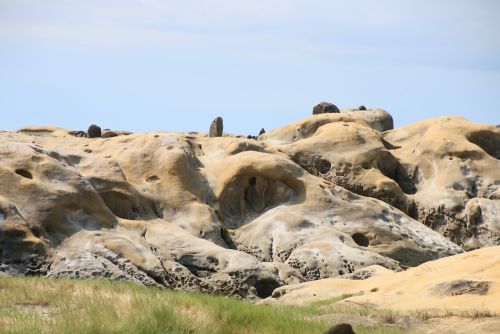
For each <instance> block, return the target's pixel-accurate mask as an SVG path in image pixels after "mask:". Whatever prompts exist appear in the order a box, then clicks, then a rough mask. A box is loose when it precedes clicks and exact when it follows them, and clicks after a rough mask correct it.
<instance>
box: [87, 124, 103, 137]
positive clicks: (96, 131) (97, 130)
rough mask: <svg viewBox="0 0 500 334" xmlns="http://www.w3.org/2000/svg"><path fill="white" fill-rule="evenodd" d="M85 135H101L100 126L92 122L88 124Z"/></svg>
mask: <svg viewBox="0 0 500 334" xmlns="http://www.w3.org/2000/svg"><path fill="white" fill-rule="evenodd" d="M87 136H88V137H89V138H99V137H101V128H100V127H99V126H97V125H95V124H92V125H91V126H89V129H88V130H87Z"/></svg>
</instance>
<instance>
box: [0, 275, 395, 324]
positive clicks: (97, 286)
mask: <svg viewBox="0 0 500 334" xmlns="http://www.w3.org/2000/svg"><path fill="white" fill-rule="evenodd" d="M344 297H345V296H344ZM323 312H324V310H323V309H322V306H321V305H309V306H304V307H298V306H270V305H255V304H253V303H250V302H246V301H242V300H238V299H234V298H227V297H223V296H213V295H206V294H198V293H187V292H178V291H169V290H159V289H154V288H146V287H142V286H139V285H136V284H133V283H127V282H116V281H115V282H113V281H107V280H88V281H76V280H52V279H47V278H41V277H16V278H10V277H2V276H0V332H2V333H71V334H74V333H209V334H210V333H214V334H215V333H217V334H219V333H220V334H226V333H227V334H229V333H323V332H324V331H325V330H326V329H327V328H328V327H330V326H331V325H332V323H330V322H328V321H324V320H323V321H321V320H315V318H316V317H317V316H318V315H321V314H322V313H323ZM354 327H355V329H356V333H361V334H363V333H394V334H397V333H402V331H401V330H399V329H398V328H395V327H394V326H392V327H387V326H385V325H384V324H380V325H376V326H372V327H367V326H361V325H357V326H354Z"/></svg>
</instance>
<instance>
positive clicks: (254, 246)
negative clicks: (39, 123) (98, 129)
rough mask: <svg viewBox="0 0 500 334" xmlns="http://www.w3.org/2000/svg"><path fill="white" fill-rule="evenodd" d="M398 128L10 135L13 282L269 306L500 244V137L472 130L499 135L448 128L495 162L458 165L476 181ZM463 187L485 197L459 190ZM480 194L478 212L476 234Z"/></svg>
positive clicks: (340, 118)
mask: <svg viewBox="0 0 500 334" xmlns="http://www.w3.org/2000/svg"><path fill="white" fill-rule="evenodd" d="M389 116H390V115H389ZM388 119H389V118H388V117H387V113H386V112H384V111H381V110H380V109H370V110H367V111H365V112H363V113H360V112H359V111H357V112H355V111H354V110H342V111H341V112H340V113H325V114H320V115H314V116H310V117H308V118H305V119H303V120H300V121H298V122H295V123H293V124H291V125H289V126H284V127H282V128H278V129H273V130H270V131H268V132H266V133H263V134H261V135H259V137H258V138H257V140H254V139H247V138H244V137H242V136H231V135H225V136H224V137H220V138H218V139H217V140H213V139H211V138H209V137H207V136H206V135H203V134H198V133H186V134H183V133H168V132H158V133H142V134H128V135H127V136H122V133H123V132H117V131H114V132H116V133H117V134H120V136H117V137H113V138H107V139H106V140H88V139H86V138H79V137H75V136H74V135H71V134H70V133H69V132H68V131H67V130H64V129H59V128H51V127H45V128H43V127H39V128H26V129H25V130H23V131H18V132H11V131H6V132H0V156H1V157H2V159H0V199H1V201H0V214H1V215H0V249H1V250H2V251H1V252H0V253H1V254H0V263H1V264H0V272H7V273H9V274H24V273H30V272H31V273H33V272H36V273H38V274H42V275H48V276H52V277H74V278H78V277H80V278H91V277H107V278H111V279H125V280H131V281H135V282H141V283H142V284H145V285H150V286H164V287H172V288H181V289H188V290H198V291H207V292H217V293H222V294H227V295H237V296H240V297H243V298H264V297H267V296H269V295H271V294H272V293H273V290H276V289H277V288H278V287H280V286H283V285H288V284H297V283H301V282H307V281H311V280H318V279H323V278H331V277H351V276H349V275H352V277H356V278H363V277H364V278H366V277H367V276H369V275H371V274H370V273H369V272H368V271H366V272H363V271H362V270H363V269H364V268H373V266H380V267H383V268H386V270H390V271H401V270H402V269H405V268H407V267H411V266H417V265H420V264H421V263H423V262H426V261H429V260H435V259H439V258H442V257H445V256H449V255H454V254H458V253H461V252H462V251H463V249H462V248H461V247H459V246H458V245H457V244H455V243H454V242H453V241H450V240H449V239H448V238H450V239H452V240H454V241H456V242H459V243H461V244H463V245H464V246H466V241H467V240H470V239H472V238H473V237H474V238H476V239H477V240H478V241H479V242H480V244H481V245H491V244H495V243H498V241H497V240H498V239H495V238H498V237H497V236H498V234H497V233H498V227H497V225H498V220H497V219H496V218H495V217H497V216H498V215H497V214H496V212H497V210H498V208H497V203H498V200H496V199H495V197H494V196H492V195H491V194H494V193H495V192H496V191H497V188H498V184H497V183H496V180H497V178H496V176H495V175H496V173H497V171H498V169H496V166H498V165H497V163H498V161H497V160H496V158H493V157H492V156H491V154H493V155H495V154H496V153H495V152H496V148H495V147H494V145H492V144H491V143H490V142H489V141H488V140H487V139H484V138H482V137H481V136H486V137H488V135H489V133H490V132H486V135H484V133H483V135H477V134H474V133H475V132H473V130H474V129H478V130H480V131H483V130H484V129H485V127H483V126H479V125H473V124H471V123H468V122H465V123H463V124H462V125H461V126H462V128H459V129H456V130H453V131H451V130H450V129H448V128H445V129H440V130H439V131H440V132H442V133H443V134H442V136H443V137H446V136H451V139H453V140H457V142H458V140H461V139H460V138H462V137H463V136H468V137H467V138H472V139H471V140H473V141H474V142H475V143H479V144H481V145H483V146H484V147H485V149H484V150H483V149H482V148H480V147H479V146H477V144H471V145H470V146H467V145H468V144H466V143H465V144H464V145H466V147H467V152H469V153H470V152H472V151H474V152H476V151H478V152H479V151H481V152H483V153H480V154H478V153H470V154H473V156H474V157H477V159H474V160H472V159H470V161H469V160H468V159H465V161H464V162H461V163H460V165H459V166H462V165H468V166H475V167H474V168H476V169H474V168H472V167H471V169H470V170H468V171H469V175H470V176H467V177H468V178H470V180H469V181H464V175H463V174H455V169H453V168H454V167H453V164H450V162H449V161H450V160H448V159H447V155H446V154H448V153H449V149H450V147H452V146H453V144H447V145H444V144H439V140H438V141H437V144H436V142H435V141H429V142H426V141H427V140H428V139H427V138H421V139H418V138H419V137H418V136H419V131H423V130H422V126H423V125H419V126H417V128H416V129H413V128H410V129H406V130H405V131H400V130H401V129H396V130H392V131H388V132H381V131H382V130H383V129H385V128H387V127H388V124H386V123H384V122H385V121H387V120H388ZM390 119H391V121H392V118H390ZM220 122H221V123H222V119H220ZM434 123H436V121H433V122H429V124H427V125H425V126H424V127H423V128H424V129H426V131H430V129H432V127H434V126H436V125H435V124H434ZM217 124H218V121H217V119H216V120H215V121H214V131H215V130H217V129H219V130H220V131H219V130H217V131H219V133H218V135H222V124H220V125H221V126H220V127H219V128H218V127H217ZM486 129H489V128H487V127H486ZM217 131H215V132H217ZM446 131H448V132H446ZM454 131H455V132H454ZM474 131H475V130H474ZM488 131H490V130H488ZM495 131H496V130H495ZM469 132H470V133H469ZM105 133H106V131H104V132H103V134H105ZM123 134H125V133H123ZM450 134H451V135H450ZM439 135H441V134H439ZM436 136H437V135H436ZM460 136H462V137H460ZM439 138H440V137H439ZM495 138H496V137H495ZM33 142H36V144H33ZM469 143H470V142H469ZM450 145H451V146H450ZM457 145H458V144H457ZM488 145H489V146H488ZM412 147H415V148H417V149H418V150H417V151H416V152H415V153H412V151H411V149H412ZM443 152H445V153H444V154H445V159H442V154H443ZM488 152H489V153H488ZM469 153H467V154H469ZM426 159H430V161H434V163H431V165H430V166H429V165H427V162H426V161H427V160H426ZM434 166H435V168H434ZM416 167H418V169H417V168H416ZM462 168H464V167H462ZM436 170H437V171H438V174H437V175H438V176H437V177H436V174H435V173H436ZM458 170H459V171H461V170H462V169H460V168H459V169H458ZM464 170H465V169H464ZM447 178H449V180H448V179H447ZM451 181H453V182H454V183H460V182H461V183H460V185H461V186H462V187H464V189H465V185H467V184H466V182H471V186H470V187H469V191H468V192H467V191H465V190H457V189H459V187H458V186H457V187H456V188H457V189H454V190H453V191H452V190H450V189H449V187H450V185H449V183H448V182H451ZM473 182H476V186H475V188H474V187H472V184H473ZM454 183H452V184H451V188H453V184H454ZM433 187H434V188H433ZM434 189H438V190H439V191H437V192H433V191H434ZM474 189H476V190H477V191H476V192H474V191H473V190H474ZM467 194H470V195H467ZM473 194H474V195H476V196H471V195H473ZM426 196H429V197H432V198H429V199H428V200H426ZM472 198H477V199H476V201H477V203H476V204H477V206H478V207H479V208H480V209H481V210H480V217H479V218H477V217H476V218H474V217H473V218H472V220H473V221H474V226H476V227H475V229H467V228H466V221H465V220H466V214H465V203H467V202H468V201H469V200H472ZM34 199H36V200H34ZM470 205H472V204H470ZM440 208H441V209H440ZM443 208H444V209H443ZM450 208H453V210H451V209H450ZM433 210H434V211H433ZM447 210H450V211H447ZM460 214H462V215H463V218H457V217H458V216H459V215H460ZM442 215H444V216H446V217H448V218H447V221H445V222H443V221H441V220H438V218H440V217H442ZM431 216H432V217H435V218H433V219H436V220H435V221H433V222H434V223H430V222H429V221H428V220H426V217H431ZM412 217H413V218H412ZM414 218H418V219H421V221H422V222H425V223H426V224H427V225H428V226H425V225H424V224H422V223H420V222H419V221H417V220H415V219H414ZM474 219H476V220H474ZM448 221H449V222H450V224H448ZM452 223H453V225H454V226H455V227H454V228H453V229H452V228H451V227H452ZM441 224H442V225H441ZM442 226H446V231H444V229H441V227H442ZM430 227H432V228H434V229H436V231H437V232H436V231H433V230H432V229H431V228H430ZM448 227H450V228H448ZM438 232H440V233H442V234H440V233H438ZM356 275H357V276H356ZM373 276H374V277H372V278H376V277H378V276H376V275H373ZM369 279H371V278H368V280H369ZM278 290H279V288H278Z"/></svg>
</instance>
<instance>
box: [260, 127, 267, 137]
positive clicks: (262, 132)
mask: <svg viewBox="0 0 500 334" xmlns="http://www.w3.org/2000/svg"><path fill="white" fill-rule="evenodd" d="M264 133H266V130H264V128H262V129H260V131H259V136H260V135H263V134H264Z"/></svg>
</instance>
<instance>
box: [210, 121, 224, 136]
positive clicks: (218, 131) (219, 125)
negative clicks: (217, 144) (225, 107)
mask: <svg viewBox="0 0 500 334" xmlns="http://www.w3.org/2000/svg"><path fill="white" fill-rule="evenodd" d="M223 130H224V124H223V121H222V117H216V118H215V119H214V120H213V121H212V124H210V132H209V133H208V135H209V136H210V137H222V133H223Z"/></svg>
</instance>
